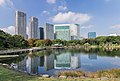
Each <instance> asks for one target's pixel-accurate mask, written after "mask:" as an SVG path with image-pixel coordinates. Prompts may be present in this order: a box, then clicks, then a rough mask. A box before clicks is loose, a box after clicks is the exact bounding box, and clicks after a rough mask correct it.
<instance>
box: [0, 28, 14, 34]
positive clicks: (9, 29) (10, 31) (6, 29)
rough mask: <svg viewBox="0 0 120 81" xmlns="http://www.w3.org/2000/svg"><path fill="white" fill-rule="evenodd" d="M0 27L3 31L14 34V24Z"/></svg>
mask: <svg viewBox="0 0 120 81" xmlns="http://www.w3.org/2000/svg"><path fill="white" fill-rule="evenodd" d="M0 29H1V30H3V31H4V32H7V33H9V34H11V35H14V34H15V26H9V27H6V28H0Z"/></svg>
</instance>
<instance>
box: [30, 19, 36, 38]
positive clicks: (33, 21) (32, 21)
mask: <svg viewBox="0 0 120 81" xmlns="http://www.w3.org/2000/svg"><path fill="white" fill-rule="evenodd" d="M29 38H36V39H37V38H38V18H36V17H30V21H29Z"/></svg>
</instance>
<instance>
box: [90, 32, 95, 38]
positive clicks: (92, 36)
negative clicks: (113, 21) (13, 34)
mask: <svg viewBox="0 0 120 81" xmlns="http://www.w3.org/2000/svg"><path fill="white" fill-rule="evenodd" d="M88 38H96V32H89V33H88Z"/></svg>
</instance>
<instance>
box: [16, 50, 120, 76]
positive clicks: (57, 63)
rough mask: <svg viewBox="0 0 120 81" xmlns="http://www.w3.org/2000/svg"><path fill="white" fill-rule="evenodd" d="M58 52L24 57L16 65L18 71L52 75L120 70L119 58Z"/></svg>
mask: <svg viewBox="0 0 120 81" xmlns="http://www.w3.org/2000/svg"><path fill="white" fill-rule="evenodd" d="M58 52H59V54H54V53H53V54H49V55H45V56H38V57H37V56H36V57H35V56H34V57H29V56H28V57H27V58H26V57H25V59H24V60H23V61H21V62H19V63H18V65H19V69H20V70H23V71H27V72H28V73H34V74H39V75H40V74H49V75H52V74H56V73H57V72H59V71H63V70H83V71H97V70H106V69H113V68H120V58H119V57H117V58H115V57H109V56H97V55H96V54H95V53H91V54H87V53H77V54H76V53H74V52H72V53H71V52H67V51H65V52H62V53H60V51H58ZM24 68H25V69H24Z"/></svg>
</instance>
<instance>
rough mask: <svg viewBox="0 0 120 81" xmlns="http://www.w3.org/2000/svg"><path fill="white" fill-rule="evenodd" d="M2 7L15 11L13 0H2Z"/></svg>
mask: <svg viewBox="0 0 120 81" xmlns="http://www.w3.org/2000/svg"><path fill="white" fill-rule="evenodd" d="M0 7H4V8H8V9H15V8H14V4H13V2H12V0H0Z"/></svg>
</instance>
